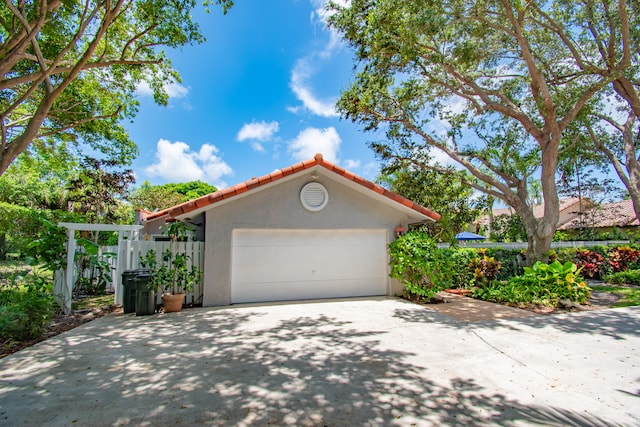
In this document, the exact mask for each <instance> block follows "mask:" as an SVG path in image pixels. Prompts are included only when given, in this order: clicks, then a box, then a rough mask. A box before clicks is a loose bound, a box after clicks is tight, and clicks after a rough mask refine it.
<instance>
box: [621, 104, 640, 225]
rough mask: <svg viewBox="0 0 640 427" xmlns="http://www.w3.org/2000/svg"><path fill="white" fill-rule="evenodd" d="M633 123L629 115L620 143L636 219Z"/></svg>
mask: <svg viewBox="0 0 640 427" xmlns="http://www.w3.org/2000/svg"><path fill="white" fill-rule="evenodd" d="M635 121H636V117H635V116H634V115H631V114H630V115H629V118H628V119H627V121H626V123H625V124H624V127H623V130H622V141H623V145H624V153H625V157H626V158H625V166H626V167H627V173H628V174H629V178H628V182H627V191H628V192H629V198H630V199H631V203H633V210H634V212H635V213H636V218H640V216H639V214H640V162H638V159H637V158H636V144H635V142H636V141H635V138H634V137H633V125H634V124H635ZM621 178H622V177H621ZM623 182H624V180H623Z"/></svg>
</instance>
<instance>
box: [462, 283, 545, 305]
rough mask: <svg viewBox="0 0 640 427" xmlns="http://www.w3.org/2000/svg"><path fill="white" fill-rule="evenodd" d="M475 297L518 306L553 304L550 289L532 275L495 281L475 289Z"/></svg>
mask: <svg viewBox="0 0 640 427" xmlns="http://www.w3.org/2000/svg"><path fill="white" fill-rule="evenodd" d="M473 297H474V298H478V299H481V300H484V301H491V302H497V303H500V304H510V305H516V306H526V305H530V304H538V305H553V304H552V302H551V301H552V298H551V293H550V292H549V290H548V289H547V288H546V287H544V286H542V285H541V284H540V283H539V282H538V280H537V279H536V278H534V277H530V276H515V277H512V278H511V280H509V281H507V282H503V281H494V282H492V283H491V284H490V285H488V286H486V287H483V288H477V289H475V290H474V291H473Z"/></svg>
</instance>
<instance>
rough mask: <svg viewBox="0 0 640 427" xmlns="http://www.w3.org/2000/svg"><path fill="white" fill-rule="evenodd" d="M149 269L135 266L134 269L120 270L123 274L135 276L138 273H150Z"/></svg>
mask: <svg viewBox="0 0 640 427" xmlns="http://www.w3.org/2000/svg"><path fill="white" fill-rule="evenodd" d="M150 273H151V270H149V269H148V268H136V269H134V270H125V271H123V272H122V275H123V276H137V275H138V274H150Z"/></svg>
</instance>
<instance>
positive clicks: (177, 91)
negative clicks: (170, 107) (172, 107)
mask: <svg viewBox="0 0 640 427" xmlns="http://www.w3.org/2000/svg"><path fill="white" fill-rule="evenodd" d="M164 90H165V91H166V92H167V95H169V98H170V99H178V98H186V97H187V95H189V90H190V89H189V88H188V87H186V86H183V85H181V84H180V83H176V82H172V83H167V84H166V85H165V86H164ZM136 95H138V96H147V97H152V96H153V89H151V86H149V83H147V82H145V81H141V82H140V83H138V86H137V87H136Z"/></svg>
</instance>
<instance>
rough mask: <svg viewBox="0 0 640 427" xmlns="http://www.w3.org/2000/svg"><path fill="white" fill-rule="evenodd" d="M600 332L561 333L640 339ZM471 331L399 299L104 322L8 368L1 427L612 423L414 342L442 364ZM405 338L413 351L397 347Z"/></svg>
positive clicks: (609, 321)
mask: <svg viewBox="0 0 640 427" xmlns="http://www.w3.org/2000/svg"><path fill="white" fill-rule="evenodd" d="M601 319H602V320H601V321H600V323H597V321H596V320H595V319H594V320H593V324H591V323H589V322H587V324H585V325H584V326H578V324H577V323H576V324H575V325H573V326H572V322H571V321H569V323H568V324H566V325H564V326H563V327H566V328H569V329H571V328H573V329H571V331H570V333H575V332H586V330H587V329H588V328H591V327H598V328H601V329H602V330H603V331H605V332H607V333H609V334H615V328H617V327H619V328H623V329H624V330H625V331H628V330H629V328H633V327H636V328H637V321H635V320H634V319H630V318H627V317H626V316H616V315H615V314H612V315H607V314H605V315H604V316H603V317H602V318H601ZM538 321H541V320H538ZM542 321H544V322H554V319H553V318H552V317H544V319H542ZM517 322H526V323H527V324H534V325H535V318H530V319H522V320H518V321H517ZM530 322H531V323H530ZM559 322H560V320H559ZM628 322H631V325H630V324H629V323H628ZM416 323H418V324H419V325H416ZM603 323H604V325H603ZM634 325H635V326H634ZM461 326H464V324H463V323H461V322H458V321H455V320H450V319H449V318H446V317H444V316H442V315H439V314H437V313H433V312H430V311H428V310H425V309H424V308H422V307H419V306H414V305H412V304H407V303H404V302H401V301H397V300H380V301H377V300H362V301H358V300H355V301H346V302H335V303H323V304H308V305H304V304H301V305H282V306H264V307H242V308H224V309H192V310H187V311H184V312H182V313H178V314H171V315H161V316H149V317H143V318H141V317H135V316H131V315H120V316H107V317H104V318H100V319H97V320H95V321H93V322H91V323H88V324H86V325H83V326H81V327H79V328H76V329H74V330H72V331H69V332H67V333H64V334H62V335H59V336H57V337H54V338H53V339H50V340H48V341H46V342H43V343H40V344H38V345H36V346H34V347H32V348H29V349H26V350H23V351H21V352H18V353H16V354H14V355H12V356H9V357H6V358H5V359H3V360H0V372H1V374H0V425H11V426H17V425H54V426H55V425H72V424H73V425H93V426H106V425H113V426H119V425H158V424H163V425H174V424H184V425H260V426H264V425H298V426H305V425H309V426H316V425H317V426H323V425H326V426H347V425H353V426H356V425H369V426H374V425H375V426H378V425H379V426H389V425H402V426H404V425H507V426H509V425H516V424H519V423H525V424H540V425H587V426H601V425H608V424H609V423H610V422H611V420H609V419H607V418H605V417H600V416H599V415H594V414H595V413H597V411H596V412H594V413H588V412H585V411H583V410H578V409H563V405H562V401H561V400H558V402H557V405H548V404H544V403H540V404H538V403H536V400H535V398H534V399H531V400H530V401H527V402H525V401H523V400H522V399H518V398H515V397H514V396H509V395H507V392H506V391H504V390H501V389H498V388H496V387H494V386H493V385H492V384H487V385H485V384H481V383H480V382H479V381H478V380H477V379H476V378H474V372H468V374H466V375H461V374H460V373H455V374H453V375H452V374H451V373H449V374H445V373H443V372H442V371H438V370H434V369H432V368H430V366H429V365H428V360H429V357H431V356H429V354H427V355H422V354H419V353H421V352H422V348H423V347H420V346H417V345H412V343H411V336H412V335H414V336H415V343H416V344H417V343H418V342H420V343H421V344H424V342H425V341H428V340H429V339H430V338H429V337H431V339H432V340H433V342H432V346H431V353H430V354H432V355H433V356H432V357H442V356H438V351H439V350H438V341H439V340H442V339H445V337H447V336H450V337H451V339H453V340H459V339H469V335H468V334H466V333H465V334H461V332H460V328H461ZM425 328H431V329H433V330H432V331H425ZM402 331H404V333H405V334H406V335H403V336H406V337H407V343H406V344H398V345H397V346H395V345H394V342H395V341H399V340H398V339H397V338H394V337H398V336H399V335H398V334H399V333H400V332H402ZM630 333H634V334H636V335H637V329H636V330H635V332H633V331H631V332H630ZM465 337H466V338H465ZM403 342H404V341H403ZM396 347H397V348H396ZM416 360H426V362H425V363H418V362H416ZM451 362H453V363H455V360H452V361H451ZM487 362H488V363H489V362H491V361H487ZM495 362H499V360H495ZM439 374H442V375H439ZM559 396H561V395H559ZM638 402H639V403H640V400H638ZM627 420H628V418H627ZM611 424H613V422H611Z"/></svg>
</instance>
